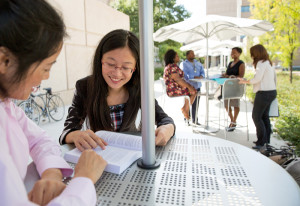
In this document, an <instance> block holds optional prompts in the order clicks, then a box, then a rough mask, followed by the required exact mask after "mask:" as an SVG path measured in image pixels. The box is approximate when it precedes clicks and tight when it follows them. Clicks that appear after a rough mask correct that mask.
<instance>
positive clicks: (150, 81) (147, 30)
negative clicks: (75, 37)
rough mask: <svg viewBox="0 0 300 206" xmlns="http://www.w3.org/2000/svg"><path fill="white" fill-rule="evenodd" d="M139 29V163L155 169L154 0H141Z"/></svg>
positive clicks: (143, 166)
mask: <svg viewBox="0 0 300 206" xmlns="http://www.w3.org/2000/svg"><path fill="white" fill-rule="evenodd" d="M139 29H140V64H141V89H142V90H141V92H142V94H141V98H142V101H141V102H142V137H143V156H142V158H141V159H139V160H138V162H137V164H138V166H139V167H142V168H145V169H154V168H157V167H159V166H160V163H159V162H157V161H156V160H155V131H154V122H155V116H154V115H155V110H154V89H153V88H154V87H153V86H154V64H153V62H154V61H153V0H139Z"/></svg>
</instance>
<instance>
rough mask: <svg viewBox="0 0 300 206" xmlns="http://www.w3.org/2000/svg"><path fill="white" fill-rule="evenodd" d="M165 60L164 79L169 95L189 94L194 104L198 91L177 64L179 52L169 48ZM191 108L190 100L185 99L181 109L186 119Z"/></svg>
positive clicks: (191, 102)
mask: <svg viewBox="0 0 300 206" xmlns="http://www.w3.org/2000/svg"><path fill="white" fill-rule="evenodd" d="M164 60H165V70H164V80H165V84H166V90H167V91H166V92H167V95H168V96H169V97H176V96H185V95H187V96H189V97H190V104H193V102H194V100H195V97H196V95H197V91H196V89H195V88H194V87H193V86H192V85H190V84H189V83H187V82H186V81H185V80H184V72H183V71H182V70H181V69H180V68H179V67H178V65H177V63H178V62H179V60H180V59H179V56H178V54H177V53H176V52H175V51H174V50H173V49H169V50H168V51H167V52H166V54H165V57H164ZM189 110H190V105H189V101H188V99H185V101H184V105H183V107H182V108H181V111H182V113H183V115H184V117H185V118H186V119H189Z"/></svg>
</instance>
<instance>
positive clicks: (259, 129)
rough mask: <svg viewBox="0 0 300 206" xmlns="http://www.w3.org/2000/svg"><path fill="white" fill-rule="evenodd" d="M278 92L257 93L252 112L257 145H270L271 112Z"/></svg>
mask: <svg viewBox="0 0 300 206" xmlns="http://www.w3.org/2000/svg"><path fill="white" fill-rule="evenodd" d="M276 95H277V92H276V90H272V91H258V92H257V93H256V96H255V99H254V105H253V111H252V119H253V122H254V124H255V127H256V135H257V143H256V144H257V145H264V144H265V143H270V136H271V124H270V118H269V110H270V105H271V103H272V101H273V100H274V99H275V98H276Z"/></svg>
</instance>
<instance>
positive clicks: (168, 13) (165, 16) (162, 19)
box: [112, 0, 191, 61]
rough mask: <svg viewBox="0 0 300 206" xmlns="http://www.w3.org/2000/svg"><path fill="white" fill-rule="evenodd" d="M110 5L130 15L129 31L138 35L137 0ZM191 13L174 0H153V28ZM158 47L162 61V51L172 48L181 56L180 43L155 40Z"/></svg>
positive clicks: (155, 28)
mask: <svg viewBox="0 0 300 206" xmlns="http://www.w3.org/2000/svg"><path fill="white" fill-rule="evenodd" d="M112 7H113V8H115V9H117V10H118V11H121V12H123V13H125V14H127V15H128V16H129V17H130V31H132V32H133V33H135V34H136V35H137V36H139V12H138V0H118V1H115V2H113V3H112ZM190 16H191V14H190V13H189V12H188V11H187V10H186V9H185V8H184V6H182V5H176V0H154V1H153V30H154V32H155V31H157V30H158V29H159V28H161V27H163V26H166V25H169V24H174V23H177V22H180V21H183V20H184V19H186V18H188V17H190ZM155 46H157V47H158V48H159V51H160V52H159V58H160V60H161V61H162V59H163V55H164V53H163V52H164V51H166V50H167V49H168V48H173V49H175V50H176V51H178V55H179V56H180V57H181V58H183V57H184V56H183V52H180V51H179V48H180V47H181V44H180V43H178V42H175V41H172V40H167V41H164V42H161V43H157V42H155Z"/></svg>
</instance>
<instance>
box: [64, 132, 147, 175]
mask: <svg viewBox="0 0 300 206" xmlns="http://www.w3.org/2000/svg"><path fill="white" fill-rule="evenodd" d="M95 134H96V135H97V136H99V137H101V138H102V139H103V140H105V141H106V142H107V143H108V145H107V146H106V147H105V150H102V149H101V148H100V147H99V146H98V147H97V148H95V149H94V150H95V151H96V152H97V154H99V155H101V156H102V157H103V159H105V160H106V161H107V166H106V168H105V170H104V171H106V172H111V173H115V174H121V173H122V172H123V171H124V170H125V169H126V168H127V167H129V166H130V165H131V164H132V163H133V162H134V161H135V160H137V159H138V158H140V157H142V137H141V136H135V135H128V134H123V133H117V132H108V131H98V132H96V133H95ZM80 155H81V152H80V150H78V149H77V148H75V149H73V150H71V151H69V152H66V153H65V156H64V158H65V160H66V161H68V162H72V163H77V161H78V159H79V157H80Z"/></svg>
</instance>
